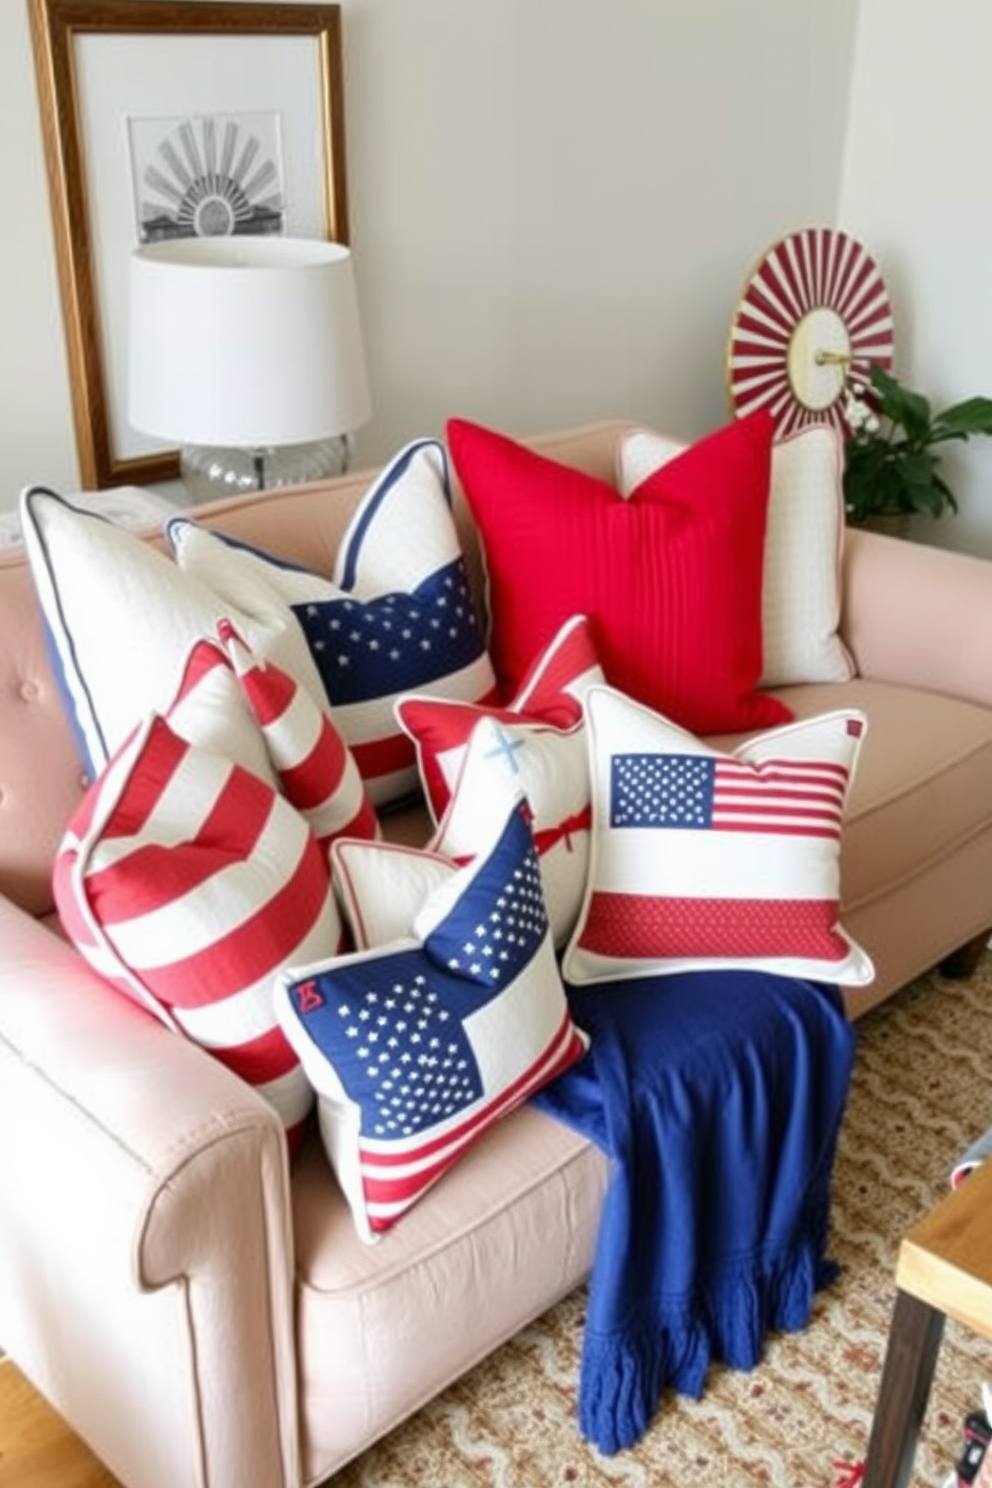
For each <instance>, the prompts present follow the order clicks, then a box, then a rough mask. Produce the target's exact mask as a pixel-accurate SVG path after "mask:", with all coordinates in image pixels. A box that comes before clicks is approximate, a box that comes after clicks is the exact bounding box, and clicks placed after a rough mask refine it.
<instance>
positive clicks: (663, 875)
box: [563, 687, 874, 986]
mask: <svg viewBox="0 0 992 1488" xmlns="http://www.w3.org/2000/svg"><path fill="white" fill-rule="evenodd" d="M586 716H587V726H588V735H587V737H588V740H589V746H590V768H591V779H592V814H593V827H592V845H591V851H590V856H589V874H588V879H587V883H586V893H585V898H584V900H583V904H582V909H581V912H580V915H579V919H578V924H577V926H576V929H575V932H574V934H573V936H572V939H571V941H570V942H569V945H568V949H567V950H566V952H565V957H564V961H563V972H564V976H565V978H566V980H567V981H571V982H576V983H582V982H604V981H613V980H615V979H617V978H622V977H635V976H647V975H651V974H656V973H661V972H672V971H685V970H690V969H692V968H693V967H735V968H738V969H741V968H750V969H752V970H763V971H772V972H780V973H782V975H784V976H796V977H811V978H816V979H818V980H820V981H827V982H835V983H839V984H845V985H850V986H861V985H863V984H865V983H866V982H870V981H871V979H872V977H873V976H874V968H873V967H872V964H871V960H870V958H869V957H868V956H867V955H866V954H865V952H864V951H863V950H862V949H861V947H860V946H858V945H856V944H855V942H854V941H852V940H851V938H850V936H849V935H847V933H846V932H845V930H844V929H843V927H842V925H841V922H840V842H841V831H842V826H843V815H844V804H845V801H846V799H847V793H848V790H849V788H850V784H851V779H852V777H853V774H854V768H855V764H856V761H857V756H858V751H859V748H860V744H861V739H862V737H863V734H864V731H865V728H866V719H865V716H864V714H862V713H860V712H858V711H857V710H856V709H839V710H838V711H836V712H834V713H825V714H822V715H821V716H820V717H817V718H807V719H802V720H800V721H797V722H795V723H791V724H786V725H785V726H783V727H782V728H777V729H770V730H768V731H767V732H766V733H763V734H760V735H758V736H757V737H755V738H754V739H751V740H749V741H748V742H747V743H744V744H741V745H740V746H739V747H738V748H737V749H735V750H734V751H733V753H732V754H725V753H722V752H721V751H720V750H718V749H713V748H711V747H710V746H709V745H708V744H705V743H703V742H702V741H701V740H699V739H697V738H695V737H694V735H692V734H690V733H688V732H687V731H686V730H685V729H682V728H679V727H678V726H677V725H676V724H674V723H672V722H670V720H669V719H667V718H664V717H662V716H661V715H660V714H658V713H654V712H652V711H651V710H650V709H649V708H645V707H643V706H642V705H640V704H639V703H635V702H633V701H632V700H631V699H630V698H628V697H625V696H624V694H622V693H619V692H616V691H614V690H613V689H612V688H609V687H593V688H591V689H590V691H589V694H588V696H587V698H586Z"/></svg>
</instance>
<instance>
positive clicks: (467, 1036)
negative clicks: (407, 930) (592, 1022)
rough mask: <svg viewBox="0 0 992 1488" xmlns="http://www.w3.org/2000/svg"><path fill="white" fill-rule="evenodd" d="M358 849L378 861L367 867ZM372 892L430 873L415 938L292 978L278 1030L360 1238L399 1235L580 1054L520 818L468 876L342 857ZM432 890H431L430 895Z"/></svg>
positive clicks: (388, 853) (280, 989)
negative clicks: (307, 1093)
mask: <svg viewBox="0 0 992 1488" xmlns="http://www.w3.org/2000/svg"><path fill="white" fill-rule="evenodd" d="M366 849H373V850H372V851H366ZM342 851H343V852H344V853H345V854H346V855H347V854H349V853H354V852H355V851H358V852H359V853H360V854H361V856H362V859H363V867H362V872H361V875H360V878H361V884H362V889H363V890H367V891H369V892H370V893H371V892H373V891H374V882H375V878H376V863H377V861H378V862H380V863H381V865H382V867H381V875H380V877H381V882H380V884H379V892H380V893H382V892H389V891H390V880H391V878H394V875H395V873H396V865H397V861H401V863H402V873H403V875H404V880H405V885H406V891H407V892H409V890H410V887H411V885H412V884H413V883H414V882H415V879H416V875H417V873H418V859H423V865H422V868H423V876H424V883H425V885H429V886H430V887H429V890H428V893H427V896H426V898H425V899H424V900H423V902H422V907H421V908H420V911H419V913H418V914H417V915H416V917H415V918H414V921H413V925H412V934H411V935H409V936H407V937H404V938H401V939H395V940H392V941H390V942H388V943H387V944H385V945H380V946H377V947H374V948H372V949H369V950H364V951H359V952H356V953H355V954H352V955H347V956H338V957H334V958H332V959H330V960H327V961H323V962H318V963H316V964H314V965H312V966H307V967H297V968H291V969H290V970H289V971H288V972H286V973H285V974H284V975H282V976H281V977H280V978H279V980H278V983H277V991H276V1006H277V1012H278V1016H279V1021H280V1023H281V1025H282V1027H283V1029H284V1031H285V1033H286V1035H287V1037H288V1038H289V1040H290V1043H291V1044H292V1045H293V1047H294V1049H295V1050H296V1052H297V1054H298V1055H299V1057H300V1060H301V1062H302V1064H303V1068H304V1070H305V1071H306V1073H307V1075H308V1076H309V1079H310V1081H311V1084H312V1085H313V1086H314V1089H315V1090H316V1092H317V1097H318V1111H319V1118H320V1130H321V1136H322V1138H323V1142H324V1147H325V1150H326V1152H327V1155H328V1158H329V1160H330V1163H331V1166H332V1167H333V1169H334V1171H335V1173H336V1174H337V1177H338V1181H339V1182H340V1184H341V1188H342V1190H343V1192H344V1194H345V1197H346V1198H347V1200H348V1203H349V1205H350V1208H351V1212H352V1216H353V1218H354V1221H355V1225H356V1228H357V1230H358V1233H359V1234H360V1235H361V1236H362V1238H363V1239H365V1240H367V1241H372V1240H375V1239H376V1238H377V1237H378V1236H380V1235H381V1234H382V1233H383V1232H384V1231H386V1230H388V1229H389V1228H390V1227H391V1226H392V1225H394V1224H395V1223H396V1222H397V1220H399V1219H400V1218H401V1216H402V1215H403V1214H405V1213H406V1212H407V1210H408V1209H410V1207H411V1206H412V1205H413V1204H415V1203H416V1202H417V1200H418V1199H419V1198H420V1197H421V1196H422V1195H423V1194H424V1193H425V1192H426V1190H427V1189H428V1188H429V1187H430V1186H431V1184H433V1183H435V1182H436V1181H437V1180H438V1179H439V1178H440V1177H441V1176H442V1175H443V1174H444V1173H445V1172H446V1170H447V1169H448V1168H450V1167H451V1166H452V1164H453V1163H455V1162H457V1160H458V1158H459V1157H460V1156H461V1155H462V1154H463V1153H464V1152H465V1151H466V1150H467V1149H468V1148H469V1147H470V1146H471V1144H472V1143H474V1142H475V1141H477V1140H478V1139H479V1137H481V1136H482V1134H483V1132H484V1131H485V1130H486V1128H487V1127H489V1126H491V1125H492V1123H493V1122H494V1121H498V1120H499V1118H500V1117H501V1116H505V1115H506V1114H507V1113H508V1112H510V1111H512V1110H513V1109H514V1108H515V1107H516V1106H518V1105H519V1104H520V1103H521V1102H522V1101H523V1100H525V1099H526V1098H527V1097H528V1096H529V1095H531V1094H533V1092H534V1091H536V1090H537V1089H539V1088H540V1086H542V1085H544V1084H546V1082H547V1081H548V1080H550V1079H552V1078H553V1077H554V1076H555V1075H557V1074H560V1073H561V1071H562V1070H565V1069H567V1068H568V1066H569V1065H571V1064H573V1063H574V1062H575V1061H576V1060H577V1059H580V1058H581V1057H582V1055H583V1054H584V1053H585V1050H586V1047H587V1040H586V1036H585V1035H584V1034H583V1033H582V1032H581V1031H580V1030H579V1029H578V1028H577V1027H576V1026H575V1024H574V1023H573V1022H572V1019H571V1016H570V1013H569V1008H568V1003H567V1002H566V1000H565V993H564V989H563V987H562V983H561V978H560V976H559V973H558V965H557V962H556V960H555V952H554V944H553V941H552V937H551V931H550V927H549V924H548V916H547V912H546V909H545V905H544V896H543V892H542V888H541V871H540V867H539V864H538V859H537V854H536V852H535V850H534V841H533V836H532V833H531V829H530V826H529V825H528V821H527V816H526V810H525V807H524V805H523V803H522V801H521V800H520V798H514V799H512V800H511V801H510V803H509V805H508V809H507V812H506V815H505V817H504V819H503V820H502V822H501V823H500V825H499V831H498V833H497V834H496V835H495V837H494V838H493V840H492V841H491V842H490V843H489V844H488V845H487V847H486V850H485V851H484V852H482V853H480V855H479V857H478V858H476V859H475V860H474V861H473V862H472V863H471V864H470V865H469V866H468V867H466V868H459V869H455V868H451V869H450V871H447V872H439V864H438V860H437V858H436V856H435V855H434V854H431V853H417V852H414V851H411V850H409V849H407V850H403V852H402V856H401V859H399V860H398V859H397V855H396V853H395V852H394V850H393V849H391V848H390V847H389V846H388V845H383V844H372V843H362V844H354V843H352V844H348V843H344V844H342ZM439 878H440V882H439Z"/></svg>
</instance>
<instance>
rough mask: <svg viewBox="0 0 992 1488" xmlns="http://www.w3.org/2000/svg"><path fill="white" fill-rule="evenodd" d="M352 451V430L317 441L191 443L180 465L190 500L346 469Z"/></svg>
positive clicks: (317, 477)
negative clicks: (235, 445)
mask: <svg viewBox="0 0 992 1488" xmlns="http://www.w3.org/2000/svg"><path fill="white" fill-rule="evenodd" d="M350 457H351V441H350V439H349V438H348V435H347V434H339V435H338V436H337V438H335V439H318V440H315V441H314V442H313V443H312V444H280V445H273V446H269V447H268V448H260V449H224V448H221V447H220V446H217V447H216V448H214V447H212V446H210V445H204V444H193V445H188V446H187V447H186V448H185V449H183V450H181V451H180V455H179V468H180V473H181V475H182V478H183V483H184V485H185V486H186V490H187V491H188V492H189V497H190V500H191V501H194V502H200V501H218V500H220V498H221V497H223V496H240V495H243V494H244V493H245V492H247V491H267V490H269V489H270V488H271V487H273V486H298V485H301V484H302V483H303V482H304V481H316V480H327V479H328V477H329V476H334V475H343V474H344V472H345V471H346V470H347V469H348V461H349V459H350Z"/></svg>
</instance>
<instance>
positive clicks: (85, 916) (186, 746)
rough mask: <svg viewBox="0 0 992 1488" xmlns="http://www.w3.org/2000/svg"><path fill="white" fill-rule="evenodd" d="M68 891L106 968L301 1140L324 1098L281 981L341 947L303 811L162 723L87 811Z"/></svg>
mask: <svg viewBox="0 0 992 1488" xmlns="http://www.w3.org/2000/svg"><path fill="white" fill-rule="evenodd" d="M54 891H55V899H56V904H57V906H58V910H59V913H60V915H61V918H62V922H63V925H64V927H65V929H66V931H67V933H68V934H69V935H70V936H71V938H72V939H73V941H74V942H75V944H76V945H77V947H78V948H79V950H80V952H81V953H82V955H83V956H85V958H86V959H87V960H88V961H89V962H90V964H91V965H92V966H93V967H94V968H95V969H96V971H98V972H99V973H100V974H101V975H102V976H103V977H105V978H106V979H107V981H109V982H110V983H111V984H112V985H114V986H115V987H117V988H118V989H119V990H120V991H122V992H124V993H126V994H127V996H129V997H131V998H132V999H134V1000H135V1001H136V1002H138V1003H140V1004H141V1005H142V1006H143V1007H145V1008H146V1009H148V1010H149V1011H151V1012H152V1013H154V1014H155V1015H156V1016H157V1017H158V1018H160V1019H161V1020H162V1021H163V1022H164V1023H165V1024H167V1025H168V1027H170V1028H172V1029H174V1030H176V1031H177V1032H180V1033H182V1034H184V1035H185V1036H186V1037H187V1038H189V1039H191V1040H192V1041H193V1042H195V1043H197V1044H199V1045H201V1046H202V1047H203V1048H204V1049H206V1050H207V1051H208V1052H210V1053H211V1054H213V1055H214V1056H215V1057H216V1058H218V1059H219V1060H220V1061H221V1062H222V1063H224V1064H226V1065H227V1066H228V1067H229V1068H230V1069H232V1070H233V1071H234V1072H235V1073H236V1074H238V1075H240V1076H241V1077H242V1078H243V1079H245V1080H246V1081H247V1082H248V1083H249V1084H251V1085H253V1086H254V1087H255V1088H257V1090H258V1091H259V1093H260V1094H262V1095H263V1096H265V1097H266V1098H267V1099H268V1100H269V1101H270V1102H271V1103H272V1104H273V1105H274V1106H275V1108H276V1110H277V1111H278V1112H279V1115H280V1117H281V1119H282V1122H283V1125H284V1126H285V1128H286V1131H287V1135H288V1137H289V1139H290V1143H291V1146H293V1147H295V1146H296V1145H297V1142H298V1139H299V1137H300V1136H301V1133H302V1125H303V1122H304V1120H305V1118H306V1116H307V1113H308V1111H309V1109H310V1106H311V1103H312V1097H311V1091H310V1087H309V1084H308V1082H307V1079H306V1077H305V1075H304V1073H303V1071H302V1069H301V1067H300V1062H299V1059H298V1057H297V1056H296V1054H295V1053H294V1052H293V1050H292V1048H291V1047H290V1044H289V1042H288V1041H287V1039H286V1037H285V1035H284V1034H283V1032H282V1031H281V1029H280V1027H279V1025H278V1021H277V1019H276V1014H275V1006H274V995H273V983H274V978H275V976H276V974H277V973H278V972H279V971H280V970H281V969H282V968H283V967H285V966H287V965H289V964H294V963H299V962H301V961H310V960H313V959H314V958H319V957H322V956H331V955H335V954H337V953H339V952H340V951H341V949H342V925H341V919H340V916H339V913H338V910H337V907H336V904H335V900H334V896H333V892H332V888H331V882H330V872H329V868H328V865H327V862H326V859H325V854H324V853H323V852H322V851H321V850H320V848H319V846H318V844H317V841H316V838H315V837H314V835H313V832H312V831H311V830H310V827H309V826H308V824H307V823H306V822H305V821H304V819H303V818H302V816H301V815H300V814H299V812H297V811H296V810H295V809H294V807H292V806H291V805H290V804H289V803H288V801H286V800H284V799H283V797H282V796H281V795H280V794H279V793H278V792H277V791H276V790H274V789H273V787H272V786H271V785H270V784H268V783H267V782H266V781H265V780H264V779H262V778H261V777H260V776H258V775H256V774H254V773H253V772H252V771H251V770H249V769H246V768H244V767H243V766H242V765H239V764H234V763H232V762H231V761H229V760H226V759H224V758H223V757H222V756H221V755H220V754H217V753H214V752H212V751H208V750H205V749H201V748H199V747H198V746H196V745H195V744H190V743H189V742H188V741H186V740H185V739H182V738H180V736H179V735H178V734H177V733H176V732H175V730H174V729H173V728H172V727H171V726H170V724H169V722H167V721H166V720H165V719H164V718H162V717H159V716H157V715H153V716H152V717H150V718H149V719H148V720H147V721H146V722H145V723H144V724H143V725H142V726H141V727H140V728H139V729H138V730H137V731H136V732H135V733H134V734H133V735H132V736H131V738H130V739H129V740H127V741H126V742H125V744H124V745H122V747H121V749H120V750H119V751H118V753H117V754H116V755H115V756H114V757H113V758H112V759H111V760H110V762H109V763H108V764H107V766H106V767H105V769H104V770H103V772H102V773H101V775H100V777H99V778H98V780H96V781H95V782H94V784H93V785H92V786H91V787H90V788H89V790H88V791H87V792H86V794H85V796H84V797H83V799H82V801H81V802H80V805H79V806H78V808H77V810H76V812H75V813H74V815H73V817H72V820H71V821H70V823H69V826H68V828H67V830H66V833H65V835H64V837H63V840H62V843H61V845H60V848H59V851H58V854H57V857H56V861H55V870H54Z"/></svg>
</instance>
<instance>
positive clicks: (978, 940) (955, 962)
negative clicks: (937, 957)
mask: <svg viewBox="0 0 992 1488" xmlns="http://www.w3.org/2000/svg"><path fill="white" fill-rule="evenodd" d="M990 933H992V932H990V931H988V930H983V931H982V933H981V935H976V936H975V937H974V939H972V940H969V941H967V942H966V943H965V944H964V945H963V946H958V948H957V950H956V951H952V952H951V954H950V955H949V956H945V957H944V959H943V961H941V963H940V972H941V975H942V976H945V977H950V979H951V980H952V981H955V982H963V981H965V980H966V979H967V978H968V977H970V976H971V974H972V972H973V971H975V969H976V968H977V966H978V963H979V961H981V959H982V957H983V956H984V954H985V952H986V950H987V948H988V944H989V935H990Z"/></svg>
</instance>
